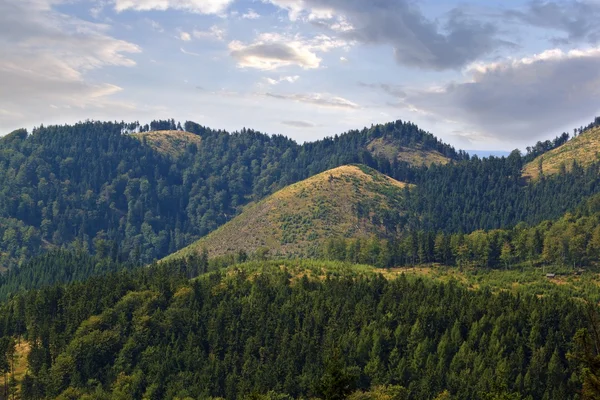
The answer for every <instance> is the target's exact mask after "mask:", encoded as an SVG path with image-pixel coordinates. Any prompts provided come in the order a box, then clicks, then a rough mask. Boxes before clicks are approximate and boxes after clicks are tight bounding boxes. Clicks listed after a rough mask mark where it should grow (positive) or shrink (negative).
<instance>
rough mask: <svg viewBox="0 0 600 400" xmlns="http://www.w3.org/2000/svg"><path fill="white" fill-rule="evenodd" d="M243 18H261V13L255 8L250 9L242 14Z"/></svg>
mask: <svg viewBox="0 0 600 400" xmlns="http://www.w3.org/2000/svg"><path fill="white" fill-rule="evenodd" d="M242 18H244V19H259V18H260V14H258V13H257V12H256V11H254V10H253V9H249V10H248V11H247V12H246V13H245V14H243V15H242Z"/></svg>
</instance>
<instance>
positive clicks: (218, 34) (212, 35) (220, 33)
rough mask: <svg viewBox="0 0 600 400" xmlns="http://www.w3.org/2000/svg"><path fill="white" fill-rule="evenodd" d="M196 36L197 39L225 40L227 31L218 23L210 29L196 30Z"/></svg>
mask: <svg viewBox="0 0 600 400" xmlns="http://www.w3.org/2000/svg"><path fill="white" fill-rule="evenodd" d="M193 34H194V37H195V38H196V39H215V40H225V36H226V35H227V32H226V31H225V30H224V29H221V28H219V27H218V26H216V25H213V26H211V27H210V29H209V30H208V31H198V30H194V32H193Z"/></svg>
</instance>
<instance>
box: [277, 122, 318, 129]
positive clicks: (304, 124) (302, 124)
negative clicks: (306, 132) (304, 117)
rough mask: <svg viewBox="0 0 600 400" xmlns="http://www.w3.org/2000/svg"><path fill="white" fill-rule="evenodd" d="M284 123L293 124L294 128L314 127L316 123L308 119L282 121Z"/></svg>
mask: <svg viewBox="0 0 600 400" xmlns="http://www.w3.org/2000/svg"><path fill="white" fill-rule="evenodd" d="M281 123H282V124H283V125H287V126H291V127H293V128H314V127H316V125H315V124H313V123H311V122H306V121H281Z"/></svg>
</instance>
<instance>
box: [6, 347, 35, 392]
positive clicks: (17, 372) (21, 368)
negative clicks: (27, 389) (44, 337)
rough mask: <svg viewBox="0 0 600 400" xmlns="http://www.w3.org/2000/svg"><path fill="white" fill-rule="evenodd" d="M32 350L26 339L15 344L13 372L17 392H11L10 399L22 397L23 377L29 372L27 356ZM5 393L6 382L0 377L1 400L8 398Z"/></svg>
mask: <svg viewBox="0 0 600 400" xmlns="http://www.w3.org/2000/svg"><path fill="white" fill-rule="evenodd" d="M30 351H31V346H30V345H29V343H28V342H26V341H24V340H22V339H21V340H17V342H16V346H15V356H14V364H13V368H14V371H13V374H12V376H13V377H14V380H15V383H16V386H15V387H16V392H15V393H14V396H13V395H12V394H11V395H10V396H9V397H8V398H9V399H12V398H14V399H20V398H21V396H20V391H21V382H22V381H23V378H24V377H25V374H26V373H27V369H28V366H27V356H28V355H29V352H30ZM7 377H9V378H10V375H8V376H7ZM4 394H5V384H4V377H0V400H4V399H6V397H5V396H4Z"/></svg>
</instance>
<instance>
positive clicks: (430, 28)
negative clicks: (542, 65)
mask: <svg viewBox="0 0 600 400" xmlns="http://www.w3.org/2000/svg"><path fill="white" fill-rule="evenodd" d="M268 1H269V2H270V3H272V4H274V5H276V6H278V7H281V8H283V9H285V10H287V11H288V14H289V17H290V19H298V18H300V17H302V16H304V17H305V19H306V20H309V21H313V22H314V23H317V24H319V25H320V26H322V27H327V28H329V29H330V30H332V31H335V32H338V33H340V34H341V35H342V36H341V37H342V38H343V39H345V40H349V41H357V42H360V43H365V44H373V45H378V44H387V45H391V47H392V48H393V51H394V55H395V58H396V60H397V62H398V63H399V64H402V65H406V66H410V67H417V68H424V69H432V70H446V69H459V68H461V67H463V66H465V65H467V64H469V63H470V62H473V61H475V60H477V59H479V58H480V57H481V56H484V55H488V54H490V53H492V52H493V51H494V50H496V49H498V48H500V47H502V46H507V45H510V43H508V42H506V41H502V40H500V39H498V37H497V36H498V29H497V28H496V26H495V25H494V24H492V23H490V22H483V21H482V20H481V18H478V19H473V18H470V17H469V16H468V15H467V14H466V13H465V12H463V11H462V10H461V9H459V8H456V9H454V10H452V11H451V12H450V13H448V15H447V16H446V17H445V23H444V24H440V23H439V22H437V21H430V20H428V19H427V18H426V17H425V16H424V15H423V14H422V13H421V11H420V9H419V8H418V7H417V6H416V4H415V2H413V1H409V0H376V1H365V0H268Z"/></svg>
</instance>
